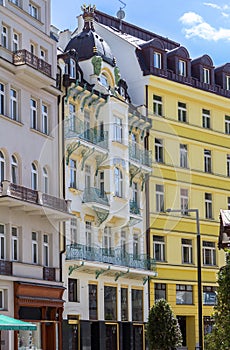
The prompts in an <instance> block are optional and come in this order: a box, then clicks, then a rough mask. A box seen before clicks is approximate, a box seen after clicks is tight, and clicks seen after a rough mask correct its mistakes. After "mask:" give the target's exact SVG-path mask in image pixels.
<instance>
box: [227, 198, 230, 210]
mask: <svg viewBox="0 0 230 350" xmlns="http://www.w3.org/2000/svg"><path fill="white" fill-rule="evenodd" d="M227 201H228V203H227V205H228V210H230V197H228V198H227Z"/></svg>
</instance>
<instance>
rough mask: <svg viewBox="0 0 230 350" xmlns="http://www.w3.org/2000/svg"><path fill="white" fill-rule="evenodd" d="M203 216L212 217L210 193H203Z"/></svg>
mask: <svg viewBox="0 0 230 350" xmlns="http://www.w3.org/2000/svg"><path fill="white" fill-rule="evenodd" d="M205 218H206V219H212V194H211V193H205Z"/></svg>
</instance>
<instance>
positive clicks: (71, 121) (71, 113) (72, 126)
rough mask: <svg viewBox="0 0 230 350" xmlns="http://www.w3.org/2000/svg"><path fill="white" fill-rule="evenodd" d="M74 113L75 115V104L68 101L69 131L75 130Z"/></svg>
mask: <svg viewBox="0 0 230 350" xmlns="http://www.w3.org/2000/svg"><path fill="white" fill-rule="evenodd" d="M75 126H76V115H75V106H74V105H73V104H72V103H70V104H69V129H70V130H71V131H76V128H75Z"/></svg>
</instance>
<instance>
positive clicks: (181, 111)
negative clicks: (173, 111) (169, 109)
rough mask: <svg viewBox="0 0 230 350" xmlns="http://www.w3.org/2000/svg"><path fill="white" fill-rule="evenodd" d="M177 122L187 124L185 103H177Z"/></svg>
mask: <svg viewBox="0 0 230 350" xmlns="http://www.w3.org/2000/svg"><path fill="white" fill-rule="evenodd" d="M177 112H178V121H179V122H181V123H187V106H186V103H184V102H180V101H178V103H177Z"/></svg>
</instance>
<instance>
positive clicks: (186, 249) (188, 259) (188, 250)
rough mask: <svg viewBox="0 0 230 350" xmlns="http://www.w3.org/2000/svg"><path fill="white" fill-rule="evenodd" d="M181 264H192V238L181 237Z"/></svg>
mask: <svg viewBox="0 0 230 350" xmlns="http://www.w3.org/2000/svg"><path fill="white" fill-rule="evenodd" d="M181 247H182V264H192V240H191V239H185V238H182V239H181Z"/></svg>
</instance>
